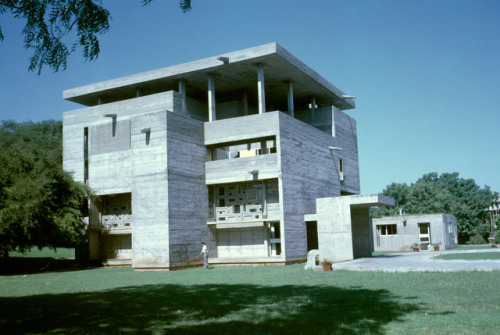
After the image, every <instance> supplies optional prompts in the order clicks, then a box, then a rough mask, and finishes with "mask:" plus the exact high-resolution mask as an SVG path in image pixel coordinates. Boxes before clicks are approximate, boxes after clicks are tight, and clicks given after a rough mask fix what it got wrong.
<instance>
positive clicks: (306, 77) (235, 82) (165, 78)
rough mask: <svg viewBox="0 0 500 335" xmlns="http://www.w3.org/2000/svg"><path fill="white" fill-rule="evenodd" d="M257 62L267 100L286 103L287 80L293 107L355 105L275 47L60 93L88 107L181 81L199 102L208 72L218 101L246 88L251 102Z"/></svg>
mask: <svg viewBox="0 0 500 335" xmlns="http://www.w3.org/2000/svg"><path fill="white" fill-rule="evenodd" d="M219 57H227V58H228V59H229V62H227V63H224V62H222V61H221V60H219V59H218V58H219ZM259 64H260V65H262V66H263V68H264V80H265V90H266V98H267V97H269V99H273V100H280V101H281V100H283V101H284V102H286V101H287V100H286V99H287V90H288V82H289V81H291V82H292V84H293V92H294V99H295V100H296V101H297V103H305V101H307V102H310V99H311V98H312V97H313V96H314V97H315V98H316V103H317V104H318V105H320V106H321V105H335V106H336V107H338V108H339V109H351V108H354V107H355V103H354V100H352V99H344V98H343V95H344V92H342V91H341V90H340V89H338V88H337V87H335V86H334V85H333V84H331V83H330V82H329V81H327V80H326V79H324V78H323V77H322V76H321V75H319V74H318V73H317V72H315V71H314V70H312V69H311V68H310V67H308V66H307V65H305V64H304V63H303V62H301V61H300V60H299V59H298V58H296V57H295V56H294V55H292V54H291V53H290V52H288V51H287V50H286V49H284V48H283V47H281V46H280V45H279V44H277V43H270V44H265V45H261V46H257V47H253V48H249V49H244V50H239V51H235V52H230V53H226V54H222V55H218V56H214V57H208V58H205V59H201V60H197V61H193V62H189V63H184V64H180V65H175V66H170V67H165V68H162V69H157V70H153V71H148V72H143V73H139V74H134V75H130V76H126V77H121V78H117V79H112V80H107V81H102V82H99V83H94V84H90V85H85V86H81V87H77V88H73V89H68V90H65V91H64V92H63V98H64V99H66V100H69V101H73V102H77V103H80V104H83V105H86V106H93V105H96V104H97V101H98V98H101V99H102V100H103V101H104V102H113V101H118V100H123V99H126V98H133V97H135V96H136V92H137V90H140V91H141V94H142V95H148V94H153V93H158V92H163V91H168V90H178V85H179V84H178V82H179V80H183V81H184V82H185V83H186V90H187V92H188V94H189V95H190V96H192V97H194V98H197V99H199V100H201V101H203V100H205V99H207V80H208V79H207V77H208V75H209V74H210V75H213V76H214V77H215V89H216V94H217V101H218V102H223V101H225V100H230V99H231V100H234V92H235V91H238V90H242V91H243V90H246V91H247V94H248V97H249V100H250V99H252V98H254V97H257V85H256V83H257V66H258V65H259Z"/></svg>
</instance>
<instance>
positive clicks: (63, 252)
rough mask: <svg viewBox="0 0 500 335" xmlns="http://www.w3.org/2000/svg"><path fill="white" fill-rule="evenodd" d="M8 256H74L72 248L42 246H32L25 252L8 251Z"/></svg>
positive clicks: (57, 257) (56, 257)
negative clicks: (54, 248) (40, 247)
mask: <svg viewBox="0 0 500 335" xmlns="http://www.w3.org/2000/svg"><path fill="white" fill-rule="evenodd" d="M9 257H29V258H55V259H59V258H75V249H74V248H57V250H53V249H49V248H42V249H41V250H40V249H38V248H32V249H31V250H29V251H28V252H26V253H25V254H23V253H22V252H18V251H11V252H9Z"/></svg>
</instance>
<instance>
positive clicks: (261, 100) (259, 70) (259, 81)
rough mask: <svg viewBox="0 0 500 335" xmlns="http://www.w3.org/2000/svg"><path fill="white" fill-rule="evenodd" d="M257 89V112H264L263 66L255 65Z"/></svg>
mask: <svg viewBox="0 0 500 335" xmlns="http://www.w3.org/2000/svg"><path fill="white" fill-rule="evenodd" d="M257 90H258V91H259V92H258V93H259V114H264V113H265V112H266V92H265V90H264V68H263V67H262V65H261V64H259V65H258V66H257Z"/></svg>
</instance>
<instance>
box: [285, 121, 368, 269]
mask: <svg viewBox="0 0 500 335" xmlns="http://www.w3.org/2000/svg"><path fill="white" fill-rule="evenodd" d="M342 136H350V137H352V136H353V134H350V135H348V134H346V132H340V133H339V134H337V137H336V138H335V137H332V136H330V135H328V134H326V133H324V132H322V131H321V130H319V129H317V128H314V127H312V126H310V125H308V124H305V123H303V122H301V121H299V120H296V119H294V118H291V117H290V116H288V115H286V114H283V113H280V135H279V144H278V147H279V149H278V150H279V152H280V154H281V157H280V158H281V169H282V179H281V180H282V195H283V196H282V199H283V200H282V203H283V211H284V227H283V228H284V229H282V231H284V249H285V252H286V257H287V260H294V259H303V258H304V259H305V257H306V256H307V240H306V225H305V222H304V215H305V214H310V213H315V212H316V199H317V198H322V197H336V196H340V191H341V189H342V187H344V186H342V185H341V182H340V178H339V165H338V163H339V159H340V158H342V157H344V152H346V153H348V154H349V155H350V156H349V157H351V156H352V153H356V154H357V147H356V148H348V147H346V148H345V151H344V149H343V151H332V150H329V147H330V146H337V145H338V144H337V143H338V142H341V143H344V144H345V145H346V146H347V145H350V143H351V144H352V145H354V144H355V143H354V142H352V141H351V142H349V139H341V137H342ZM352 162H355V160H352ZM352 162H351V163H352ZM356 162H357V160H356ZM349 176H350V178H349V179H351V183H352V185H351V184H350V185H351V186H349V188H348V189H349V190H350V191H351V192H355V191H357V192H359V181H356V182H355V181H354V180H355V178H359V171H358V167H357V166H356V167H354V166H351V170H350V172H349ZM356 185H358V188H357V189H354V187H355V186H356ZM318 229H319V227H318Z"/></svg>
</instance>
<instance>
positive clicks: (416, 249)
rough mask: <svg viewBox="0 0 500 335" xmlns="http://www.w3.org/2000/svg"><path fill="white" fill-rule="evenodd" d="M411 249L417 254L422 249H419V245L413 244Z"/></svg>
mask: <svg viewBox="0 0 500 335" xmlns="http://www.w3.org/2000/svg"><path fill="white" fill-rule="evenodd" d="M411 248H412V249H413V251H415V252H418V251H419V250H420V248H419V247H418V243H413V244H412V245H411Z"/></svg>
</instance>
